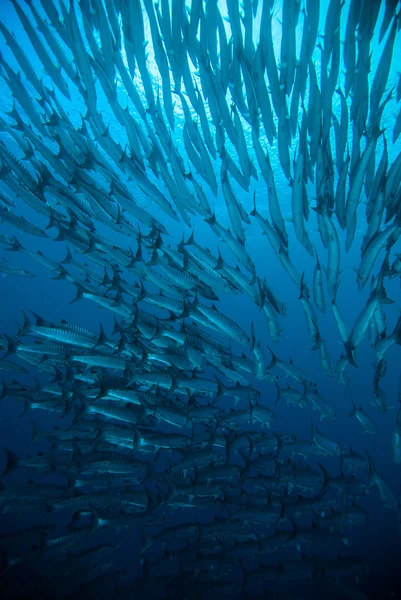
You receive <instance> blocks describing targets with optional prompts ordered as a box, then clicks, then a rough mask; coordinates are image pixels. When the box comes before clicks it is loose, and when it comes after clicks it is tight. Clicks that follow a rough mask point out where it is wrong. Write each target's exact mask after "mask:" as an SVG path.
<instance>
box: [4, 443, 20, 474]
mask: <svg viewBox="0 0 401 600" xmlns="http://www.w3.org/2000/svg"><path fill="white" fill-rule="evenodd" d="M4 452H5V453H6V456H7V462H6V468H5V469H4V471H3V477H4V475H8V474H9V473H12V472H13V471H15V469H16V468H17V467H18V463H19V457H18V456H17V455H16V454H14V452H11V450H7V449H6V448H4Z"/></svg>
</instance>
